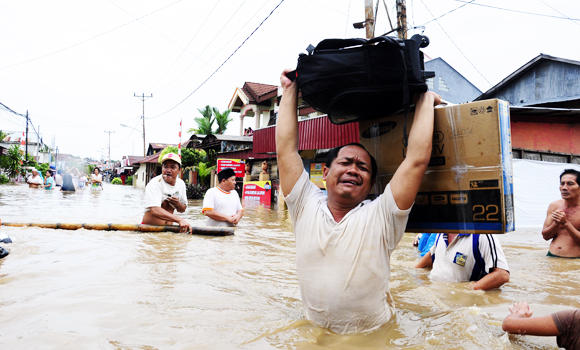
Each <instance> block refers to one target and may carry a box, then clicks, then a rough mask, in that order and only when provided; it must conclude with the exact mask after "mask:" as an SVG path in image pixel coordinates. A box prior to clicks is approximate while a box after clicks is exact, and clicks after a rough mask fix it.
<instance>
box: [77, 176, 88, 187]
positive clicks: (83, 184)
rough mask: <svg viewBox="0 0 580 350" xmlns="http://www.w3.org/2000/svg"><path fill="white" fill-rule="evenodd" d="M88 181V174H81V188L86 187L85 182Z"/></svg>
mask: <svg viewBox="0 0 580 350" xmlns="http://www.w3.org/2000/svg"><path fill="white" fill-rule="evenodd" d="M86 183H87V176H86V175H85V174H83V173H81V174H80V176H79V190H84V189H85V184H86Z"/></svg>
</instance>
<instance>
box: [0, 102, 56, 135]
mask: <svg viewBox="0 0 580 350" xmlns="http://www.w3.org/2000/svg"><path fill="white" fill-rule="evenodd" d="M0 107H1V108H2V109H4V110H6V111H8V112H10V113H12V114H14V115H17V116H20V117H23V118H26V127H27V128H28V123H30V126H32V130H34V133H35V134H36V141H37V143H38V144H41V145H43V146H45V144H44V142H43V141H42V138H41V137H40V133H39V132H38V130H36V128H35V127H34V123H33V122H32V120H31V119H30V116H29V115H28V112H26V114H22V113H18V112H16V111H14V110H13V109H12V108H10V107H8V106H6V105H5V104H4V103H2V102H0Z"/></svg>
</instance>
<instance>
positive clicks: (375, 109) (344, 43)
mask: <svg viewBox="0 0 580 350" xmlns="http://www.w3.org/2000/svg"><path fill="white" fill-rule="evenodd" d="M428 44H429V40H428V39H427V37H425V36H422V35H414V36H413V37H412V38H411V39H409V40H401V39H397V38H393V37H389V36H379V37H376V38H373V39H370V40H366V39H326V40H323V41H321V42H320V43H319V44H318V45H317V46H316V47H315V48H312V47H310V48H309V50H308V54H300V56H299V57H298V66H297V68H296V79H297V83H298V88H299V89H300V90H301V92H302V98H303V99H304V101H306V102H307V103H308V104H309V105H310V106H312V107H314V108H315V109H316V110H318V111H320V112H322V113H326V114H328V116H329V118H330V120H331V121H332V122H333V123H335V124H342V123H347V122H351V121H355V120H360V119H374V118H377V117H382V116H385V115H389V114H392V113H395V112H398V111H401V110H403V109H405V108H409V106H410V104H411V103H412V100H413V96H414V95H415V94H417V93H422V92H425V91H427V84H426V83H425V80H426V79H428V78H431V77H434V76H435V74H434V73H433V72H425V71H424V69H425V66H424V62H423V53H422V52H421V51H420V50H419V48H420V47H426V46H427V45H428Z"/></svg>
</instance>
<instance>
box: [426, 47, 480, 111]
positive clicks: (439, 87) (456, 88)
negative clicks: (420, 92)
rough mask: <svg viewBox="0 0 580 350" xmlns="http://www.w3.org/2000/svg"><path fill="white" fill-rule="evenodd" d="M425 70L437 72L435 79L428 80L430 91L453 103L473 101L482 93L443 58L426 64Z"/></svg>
mask: <svg viewBox="0 0 580 350" xmlns="http://www.w3.org/2000/svg"><path fill="white" fill-rule="evenodd" d="M425 70H426V71H432V72H435V78H431V79H427V85H428V86H429V90H431V91H435V92H436V93H438V94H439V95H441V97H442V98H443V99H444V100H446V101H449V102H453V103H465V102H470V101H473V99H474V98H476V97H477V96H479V95H481V91H480V90H479V89H478V88H477V87H475V85H473V84H472V83H470V82H469V80H467V79H465V77H463V76H462V75H461V74H459V72H457V71H456V70H455V69H453V68H452V67H451V66H450V65H449V64H447V62H445V61H444V60H443V59H441V58H435V59H432V60H430V61H427V62H425Z"/></svg>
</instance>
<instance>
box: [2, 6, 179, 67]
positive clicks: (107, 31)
mask: <svg viewBox="0 0 580 350" xmlns="http://www.w3.org/2000/svg"><path fill="white" fill-rule="evenodd" d="M182 1H184V0H176V1H174V2H172V3H170V4H168V5H166V6H163V7H161V8H158V9H156V10H153V11H151V12H149V13H146V14H144V15H142V16H140V17H137V18H135V19H133V20H131V21H129V22H126V23H123V24H120V25H118V26H115V27H113V28H111V29H109V30H106V31H104V32H101V33H98V34H95V35H93V36H91V37H88V38H86V39H84V40H81V41H78V42H76V43H74V44H72V45H68V46H65V47H62V48H60V49H56V50H53V51H50V52H47V53H45V54H42V55H40V56H36V57H33V58H28V59H25V60H23V61H20V62H16V63H11V64H9V65H6V66H2V67H0V71H2V70H5V69H8V68H12V67H16V66H20V65H23V64H27V63H31V62H35V61H38V60H41V59H43V58H46V57H50V56H53V55H56V54H59V53H61V52H64V51H68V50H71V49H74V48H76V47H78V46H81V45H83V44H86V43H88V42H89V41H93V40H95V39H97V38H100V37H102V36H105V35H107V34H110V33H112V32H115V31H117V30H119V29H121V28H124V27H127V26H128V25H130V24H133V23H135V22H138V21H140V20H142V19H143V18H145V17H148V16H151V15H153V14H155V13H157V12H160V11H163V10H165V9H167V8H169V7H171V6H174V5H176V4H177V3H180V2H182Z"/></svg>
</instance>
